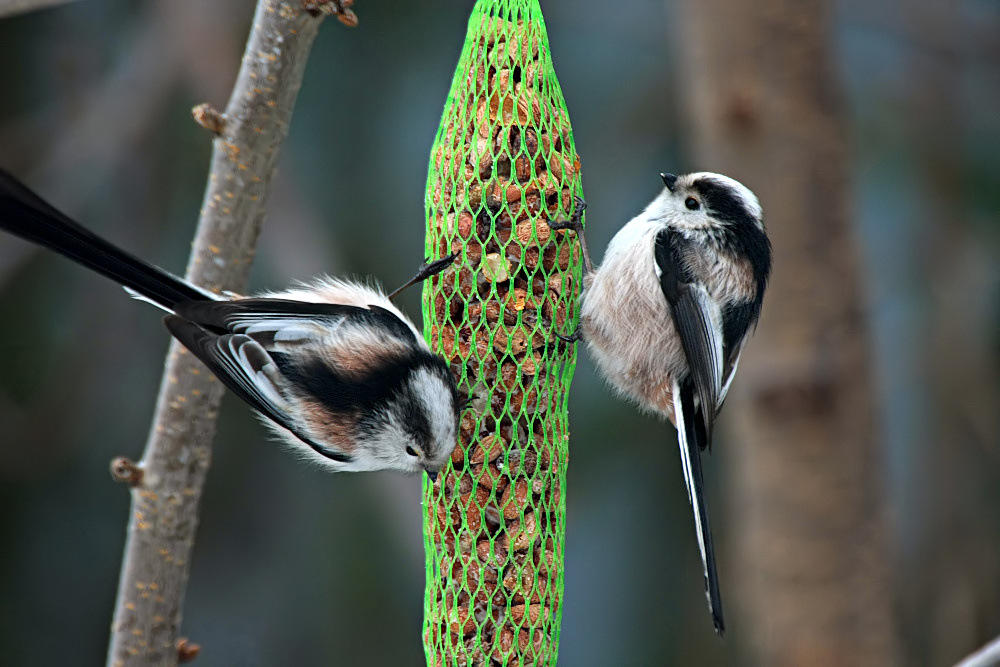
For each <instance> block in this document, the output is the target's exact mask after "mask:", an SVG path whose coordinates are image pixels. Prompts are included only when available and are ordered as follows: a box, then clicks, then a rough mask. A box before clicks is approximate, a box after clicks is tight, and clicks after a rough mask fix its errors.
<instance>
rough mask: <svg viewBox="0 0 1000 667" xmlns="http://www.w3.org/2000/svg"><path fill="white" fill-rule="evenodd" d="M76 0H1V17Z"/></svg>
mask: <svg viewBox="0 0 1000 667" xmlns="http://www.w3.org/2000/svg"><path fill="white" fill-rule="evenodd" d="M75 1H76V0H0V18H6V17H8V16H16V15H17V14H26V13H28V12H33V11H35V10H37V9H45V8H46V7H54V6H56V5H65V4H66V3H68V2H75Z"/></svg>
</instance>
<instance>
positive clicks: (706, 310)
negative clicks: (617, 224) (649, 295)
mask: <svg viewBox="0 0 1000 667" xmlns="http://www.w3.org/2000/svg"><path fill="white" fill-rule="evenodd" d="M682 242H683V239H681V238H679V236H678V235H676V234H673V233H672V232H670V230H664V231H662V232H660V233H659V234H657V236H656V246H655V250H654V257H655V259H656V266H657V269H658V273H659V278H660V289H661V290H662V291H663V296H664V297H666V299H667V304H668V305H669V307H670V315H671V318H672V319H673V322H674V326H675V327H676V329H677V333H678V335H679V336H680V339H681V347H682V348H683V349H684V356H685V357H687V362H688V368H689V370H690V376H691V379H692V381H693V382H694V389H695V393H696V395H697V397H698V399H699V403H700V405H699V406H698V407H699V413H700V415H701V418H702V423H703V426H704V429H705V433H706V435H707V442H705V443H703V446H708V445H710V443H711V439H712V425H713V424H714V423H715V416H716V414H717V413H718V409H719V406H720V405H721V403H722V398H723V377H722V371H723V369H722V359H723V336H722V331H721V329H722V327H721V325H720V322H721V319H722V313H721V312H719V307H718V305H717V304H716V303H715V302H713V301H712V299H711V298H710V297H709V294H708V291H707V290H706V289H705V287H704V285H701V284H699V283H698V282H697V281H695V280H694V279H693V277H692V276H691V275H690V274H689V272H688V270H687V268H686V267H685V265H684V262H683V258H682V256H681V249H680V245H681V243H682ZM675 401H676V398H675Z"/></svg>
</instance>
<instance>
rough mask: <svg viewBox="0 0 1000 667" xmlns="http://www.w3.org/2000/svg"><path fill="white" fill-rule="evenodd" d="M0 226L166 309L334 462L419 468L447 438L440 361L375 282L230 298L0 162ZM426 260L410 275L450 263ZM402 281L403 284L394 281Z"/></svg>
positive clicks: (255, 403) (209, 354) (447, 391)
mask: <svg viewBox="0 0 1000 667" xmlns="http://www.w3.org/2000/svg"><path fill="white" fill-rule="evenodd" d="M0 229H4V230H5V231H8V232H10V233H12V234H15V235H17V236H20V237H22V238H24V239H26V240H28V241H31V242H33V243H37V244H38V245H41V246H44V247H47V248H50V249H52V250H55V251H56V252H58V253H60V254H62V255H64V256H66V257H68V258H69V259H72V260H73V261H74V262H77V263H78V264H81V265H83V266H85V267H87V268H89V269H91V270H93V271H96V272H97V273H100V274H101V275H104V276H106V277H108V278H110V279H112V280H114V281H115V282H117V283H119V284H120V285H122V286H123V287H125V288H126V289H127V290H128V291H129V292H130V293H131V294H132V295H133V296H135V297H137V298H139V299H142V300H145V301H149V302H150V303H152V304H154V305H156V306H158V307H160V308H162V309H163V310H166V311H167V312H169V313H170V315H168V316H167V317H166V319H165V322H166V325H167V328H168V329H169V330H170V333H172V334H173V335H174V337H175V338H177V340H179V341H180V342H181V343H182V344H183V345H184V346H185V347H186V348H188V349H189V350H190V351H191V352H192V353H193V354H194V355H195V356H196V357H197V358H198V359H200V360H201V361H202V362H204V364H205V365H206V366H208V368H209V369H211V370H212V372H213V373H215V375H216V376H217V377H218V378H219V380H221V381H222V382H223V384H225V385H226V386H227V387H228V388H229V389H230V390H231V391H232V392H233V393H235V394H236V395H237V396H239V397H240V398H241V399H243V400H244V401H246V402H247V403H248V404H249V405H250V406H251V407H252V408H254V409H255V410H256V411H257V412H258V413H260V415H261V416H262V417H263V418H264V419H263V421H264V422H265V423H266V424H267V425H268V426H270V427H271V429H272V430H273V431H274V432H275V433H277V434H278V435H279V436H280V437H281V438H282V439H283V440H285V441H287V442H288V443H289V444H291V445H292V446H293V448H295V449H296V450H298V451H299V452H301V453H303V454H304V455H305V456H306V457H307V458H309V459H311V460H314V461H317V462H319V463H321V464H324V465H325V466H326V467H328V468H331V469H333V470H338V471H363V470H387V469H391V470H400V471H404V472H416V471H419V470H424V471H426V472H427V474H428V475H430V477H431V478H432V479H433V478H434V477H435V476H436V475H437V472H438V470H440V469H441V467H442V466H443V465H444V464H445V463H446V462H447V461H448V458H449V457H450V456H451V452H452V450H453V449H454V447H455V443H456V440H457V438H456V435H457V430H458V414H459V411H460V407H461V406H460V402H461V401H460V399H459V395H458V392H457V390H456V388H455V382H454V380H453V378H452V375H451V371H450V370H449V368H448V364H447V363H446V362H445V361H444V360H443V359H442V358H441V357H439V356H437V355H435V354H432V353H431V351H430V349H429V348H428V347H427V344H426V343H425V342H424V339H423V337H422V336H421V335H420V333H419V332H418V331H417V329H416V327H414V325H413V323H412V322H410V320H409V319H407V318H406V316H405V315H403V313H401V312H400V311H399V310H398V309H397V308H396V307H395V306H394V305H393V304H392V302H391V301H390V300H389V298H390V297H392V296H394V295H395V294H396V293H398V292H399V290H397V291H396V292H393V293H392V294H390V295H389V296H388V297H387V296H386V295H385V294H383V293H382V291H381V290H379V289H376V288H373V287H368V286H366V285H361V284H358V283H353V282H348V281H345V280H338V279H335V278H329V277H324V278H320V279H318V280H316V281H315V282H313V283H310V284H303V285H300V286H297V287H293V288H291V289H288V290H286V291H283V292H270V293H267V294H262V295H260V296H256V297H250V298H226V297H220V296H218V295H215V294H212V293H210V292H208V291H206V290H203V289H201V288H199V287H196V286H194V285H192V284H191V283H189V282H187V281H184V280H182V279H180V278H178V277H176V276H173V275H171V274H169V273H167V272H166V271H163V270H161V269H159V268H157V267H155V266H152V265H150V264H147V263H146V262H144V261H142V260H140V259H138V258H136V257H134V256H132V255H130V254H128V253H126V252H125V251H123V250H121V249H120V248H117V247H115V246H114V245H112V244H111V243H109V242H107V241H105V240H104V239H102V238H100V237H98V236H96V235H94V234H93V233H91V232H90V231H88V230H86V229H84V228H83V227H81V226H80V225H79V224H78V223H76V222H74V221H73V220H71V219H70V218H68V217H67V216H66V215H64V214H62V213H60V212H59V211H57V210H56V209H55V208H53V207H52V206H51V205H50V204H48V203H47V202H45V201H44V200H42V199H41V198H40V197H39V196H38V195H36V194H35V193H34V192H32V191H31V190H29V189H28V188H27V187H26V186H25V185H24V184H22V183H20V182H19V181H18V180H17V179H15V178H14V177H13V176H11V175H10V174H8V173H6V172H4V171H2V170H0ZM452 259H453V256H452V257H446V258H444V259H442V260H438V261H436V262H430V263H425V264H424V265H423V266H422V267H421V270H420V272H419V273H418V274H417V275H416V276H414V278H413V280H411V281H410V282H409V283H407V285H404V286H403V287H406V286H408V285H410V284H413V283H415V282H418V281H420V280H423V279H424V278H426V277H428V276H430V275H433V274H434V273H436V272H437V271H440V270H442V269H443V268H445V267H446V266H448V264H450V263H451V261H452ZM400 289H403V288H400Z"/></svg>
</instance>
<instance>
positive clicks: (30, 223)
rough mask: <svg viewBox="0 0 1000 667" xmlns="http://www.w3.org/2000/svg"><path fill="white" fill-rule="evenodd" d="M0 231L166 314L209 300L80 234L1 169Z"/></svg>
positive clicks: (163, 273) (192, 288)
mask: <svg viewBox="0 0 1000 667" xmlns="http://www.w3.org/2000/svg"><path fill="white" fill-rule="evenodd" d="M0 229H3V230H4V231H7V232H10V233H11V234H14V235H15V236H20V237H21V238H23V239H25V240H27V241H31V242H32V243H37V244H38V245H40V246H44V247H46V248H49V249H51V250H55V251H56V252H57V253H59V254H60V255H63V256H65V257H68V258H69V259H71V260H73V261H74V262H77V263H78V264H82V265H83V266H85V267H87V268H88V269H91V270H93V271H96V272H97V273H100V274H101V275H103V276H107V277H108V278H111V280H114V281H115V282H116V283H118V284H119V285H122V286H123V287H127V288H128V289H130V290H132V291H133V292H136V293H137V294H139V295H140V296H142V297H145V298H146V299H149V300H150V301H152V302H153V303H155V304H156V305H158V306H161V307H162V308H165V309H167V310H170V311H173V310H174V306H176V305H177V304H178V303H179V302H181V301H201V300H204V299H209V298H212V296H211V295H210V294H209V293H208V292H203V291H202V290H199V289H198V288H196V287H195V286H193V285H191V284H190V283H187V282H185V281H184V280H181V279H180V278H178V277H177V276H174V275H171V274H169V273H167V272H166V271H164V270H162V269H158V268H156V267H155V266H153V265H151V264H148V263H146V262H144V261H142V260H141V259H139V258H138V257H135V256H133V255H130V254H129V253H127V252H125V251H124V250H122V249H120V248H118V247H116V246H114V245H112V244H111V243H109V242H107V241H105V240H104V239H102V238H101V237H99V236H97V235H96V234H94V233H92V232H90V231H88V230H87V229H84V228H83V227H81V226H80V225H79V224H78V223H76V222H74V221H73V220H71V219H70V218H69V217H68V216H66V215H64V214H62V213H60V212H59V211H57V210H56V209H55V208H53V207H52V205H50V204H49V203H48V202H46V201H45V200H43V199H42V198H41V197H39V196H38V195H36V194H35V193H34V192H32V191H31V190H29V189H28V187H27V186H26V185H24V184H23V183H21V182H20V181H19V180H17V179H16V178H14V177H13V176H11V175H10V174H9V173H7V172H6V171H4V170H2V169H0Z"/></svg>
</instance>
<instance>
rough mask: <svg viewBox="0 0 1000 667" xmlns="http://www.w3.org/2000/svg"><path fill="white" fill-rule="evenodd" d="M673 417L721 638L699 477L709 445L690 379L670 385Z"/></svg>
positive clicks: (708, 595)
mask: <svg viewBox="0 0 1000 667" xmlns="http://www.w3.org/2000/svg"><path fill="white" fill-rule="evenodd" d="M674 415H675V417H676V419H677V440H678V445H680V452H681V465H682V468H683V470H684V481H685V482H686V483H687V487H688V500H690V501H691V509H692V510H693V511H694V527H695V532H696V534H697V538H698V549H699V550H700V551H701V561H702V566H703V568H704V574H705V597H706V598H707V599H708V610H709V612H711V614H712V622H713V623H714V624H715V631H716V632H717V633H719V635H720V636H721V635H723V634H724V633H725V632H726V622H725V620H724V619H723V616H722V596H721V595H720V594H719V572H718V570H717V569H716V565H715V547H714V546H713V544H712V528H711V527H710V526H709V524H708V503H707V501H706V499H705V480H704V478H703V477H702V474H701V452H702V451H703V450H705V449H706V448H707V447H708V445H709V442H708V440H709V435H708V433H707V431H706V429H705V427H704V420H703V419H702V416H701V414H700V413H699V411H698V409H697V408H696V407H695V390H694V383H693V382H692V381H691V379H690V378H687V379H685V380H684V382H683V383H681V384H678V383H676V382H675V383H674Z"/></svg>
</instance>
